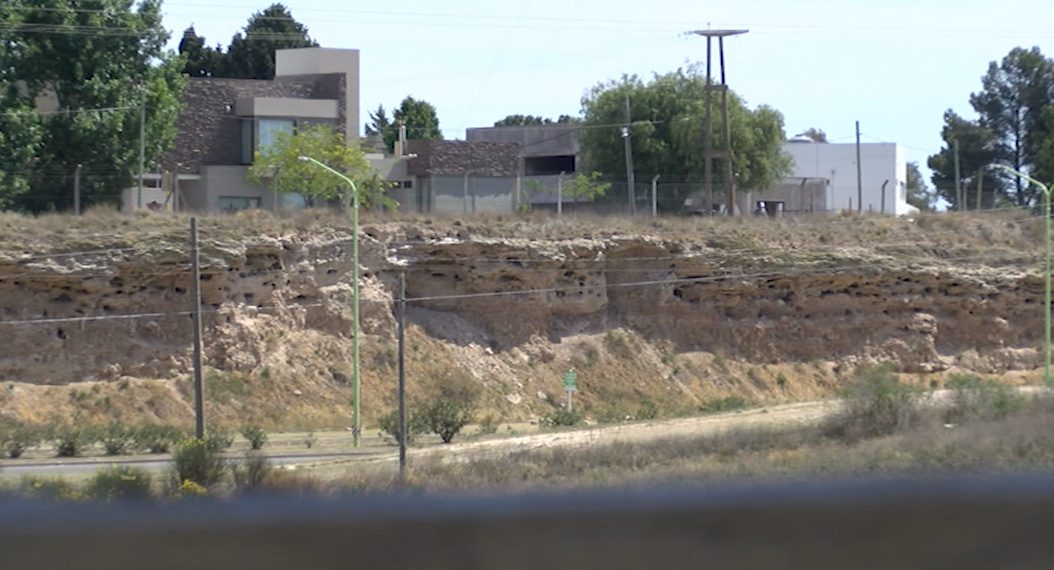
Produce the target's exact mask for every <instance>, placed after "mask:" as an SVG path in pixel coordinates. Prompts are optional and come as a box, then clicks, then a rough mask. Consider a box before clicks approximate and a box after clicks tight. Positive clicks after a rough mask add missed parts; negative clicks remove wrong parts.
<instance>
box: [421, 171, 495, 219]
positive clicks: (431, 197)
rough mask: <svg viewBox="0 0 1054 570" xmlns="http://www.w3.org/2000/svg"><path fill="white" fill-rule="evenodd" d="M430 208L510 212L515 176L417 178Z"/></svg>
mask: <svg viewBox="0 0 1054 570" xmlns="http://www.w3.org/2000/svg"><path fill="white" fill-rule="evenodd" d="M420 190H421V192H424V193H426V198H425V199H426V200H427V201H428V206H429V209H428V210H427V211H429V212H431V213H435V214H463V213H475V212H489V213H496V214H503V213H509V212H512V211H514V210H515V207H516V206H515V202H514V199H515V194H516V178H515V177H502V178H491V177H469V178H468V179H466V178H465V177H464V176H436V177H431V178H426V179H422V180H421V181H420Z"/></svg>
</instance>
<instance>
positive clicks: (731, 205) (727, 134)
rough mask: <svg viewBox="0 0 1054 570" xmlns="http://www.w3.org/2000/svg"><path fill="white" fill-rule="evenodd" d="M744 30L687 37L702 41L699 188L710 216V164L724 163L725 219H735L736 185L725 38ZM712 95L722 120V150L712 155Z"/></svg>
mask: <svg viewBox="0 0 1054 570" xmlns="http://www.w3.org/2000/svg"><path fill="white" fill-rule="evenodd" d="M747 31H748V30H709V29H707V30H695V31H692V32H690V33H692V34H695V35H697V36H703V37H705V38H706V119H705V125H704V126H703V188H704V191H705V192H706V194H707V202H708V204H707V207H709V208H710V209H711V213H713V207H714V206H713V204H714V172H713V168H714V165H713V161H714V159H715V158H720V159H723V160H724V161H725V168H724V176H725V187H726V189H727V200H728V206H727V207H728V215H730V216H734V215H736V185H735V172H734V170H733V167H732V127H731V124H730V123H729V118H728V82H727V81H726V79H725V38H726V37H728V36H737V35H740V34H745V33H747ZM714 38H717V46H718V48H717V49H718V55H719V64H720V66H721V83H720V84H719V85H714V83H713V75H712V69H711V61H712V47H713V39H714ZM714 91H718V92H720V93H721V116H722V120H723V126H722V132H723V139H724V140H723V144H722V148H721V149H720V150H718V151H716V152H715V151H714V144H713V141H712V140H711V137H712V134H713V133H712V132H711V130H712V128H713V95H712V93H713V92H714Z"/></svg>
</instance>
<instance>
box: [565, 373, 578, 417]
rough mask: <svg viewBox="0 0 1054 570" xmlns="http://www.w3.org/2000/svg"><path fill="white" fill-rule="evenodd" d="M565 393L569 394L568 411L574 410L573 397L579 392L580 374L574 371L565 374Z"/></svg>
mask: <svg viewBox="0 0 1054 570" xmlns="http://www.w3.org/2000/svg"><path fill="white" fill-rule="evenodd" d="M564 391H565V392H567V411H569V412H570V411H571V410H572V404H571V395H572V394H574V393H575V392H577V391H578V373H577V372H575V371H574V370H568V371H567V372H564Z"/></svg>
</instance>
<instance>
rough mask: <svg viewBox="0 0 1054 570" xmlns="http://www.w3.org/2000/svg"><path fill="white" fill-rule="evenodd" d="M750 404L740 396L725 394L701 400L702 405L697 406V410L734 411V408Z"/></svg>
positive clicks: (710, 411)
mask: <svg viewBox="0 0 1054 570" xmlns="http://www.w3.org/2000/svg"><path fill="white" fill-rule="evenodd" d="M750 405H751V402H750V400H748V399H746V398H744V397H742V396H725V397H724V398H716V399H713V400H707V401H706V402H703V405H702V406H699V411H701V412H704V413H707V414H714V413H719V412H734V411H736V410H742V409H743V408H747V407H750Z"/></svg>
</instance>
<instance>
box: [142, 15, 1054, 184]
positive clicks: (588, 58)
mask: <svg viewBox="0 0 1054 570" xmlns="http://www.w3.org/2000/svg"><path fill="white" fill-rule="evenodd" d="M270 3H271V0H212V1H206V0H165V2H164V3H163V11H164V14H165V15H164V25H165V27H166V28H168V29H169V30H170V31H171V32H172V39H171V42H170V43H171V47H172V48H173V49H175V47H176V46H177V45H178V42H179V38H180V36H181V35H182V31H183V30H184V29H185V28H186V27H188V26H190V25H193V26H194V28H195V30H196V31H197V33H198V34H199V35H202V36H204V37H205V38H206V40H207V42H208V43H209V44H210V45H215V44H217V43H220V44H222V45H223V46H224V47H226V46H227V45H228V44H229V43H230V39H231V36H232V35H234V33H235V32H237V31H239V30H240V29H242V28H243V27H244V26H245V24H246V21H247V20H248V18H249V17H250V16H251V15H252V13H254V12H257V11H260V10H262V9H264V8H265V7H267V5H269V4H270ZM284 3H285V4H286V6H287V7H289V9H290V11H291V12H292V14H293V17H294V18H295V19H296V20H297V21H299V22H301V23H302V24H304V25H305V26H307V28H308V30H309V33H310V35H311V37H312V38H314V39H315V40H316V41H317V42H318V43H319V45H321V46H323V47H336V48H355V49H358V50H360V57H361V94H360V97H361V109H360V112H361V116H362V118H363V120H364V121H365V120H368V114H367V113H368V111H371V110H374V109H376V108H377V106H378V105H380V104H383V105H384V106H385V107H386V108H388V109H390V108H392V107H395V106H397V105H398V103H399V102H400V101H401V100H402V99H403V98H404V97H406V96H407V95H412V96H414V97H415V98H419V99H424V100H426V101H429V102H430V103H432V104H433V105H435V106H436V109H437V111H438V114H439V121H440V127H441V128H442V130H443V134H444V135H445V136H446V138H450V139H459V138H460V139H463V138H464V137H465V129H466V128H468V127H484V126H491V125H492V124H493V123H494V121H497V120H499V119H501V118H503V117H505V116H506V115H510V114H523V115H542V116H547V117H553V118H555V117H557V116H559V115H561V114H569V115H578V114H579V112H580V110H581V99H582V96H583V94H584V93H585V92H586V91H588V90H589V89H590V88H591V87H593V86H595V85H596V84H598V83H601V82H605V81H608V80H611V79H618V78H620V77H621V76H622V75H623V74H631V75H632V74H636V75H639V76H642V77H650V76H651V75H652V74H653V73H665V72H668V71H673V70H675V69H677V68H678V67H682V66H685V65H687V64H690V63H693V62H698V61H704V60H705V54H706V41H705V39H703V38H700V37H698V36H693V35H686V34H685V32H687V31H689V30H694V29H705V28H707V27H712V28H713V29H724V28H735V29H747V30H750V31H749V33H747V34H745V35H742V36H737V37H735V38H729V39H727V40H726V42H725V52H726V65H727V71H728V83H729V85H730V86H731V88H732V89H733V90H735V91H736V92H738V93H739V94H740V95H742V96H743V97H745V98H746V100H747V102H748V104H749V105H751V106H755V105H759V104H767V105H770V106H772V107H775V108H776V109H778V110H779V111H780V112H782V113H783V116H784V120H785V128H786V132H787V135H788V136H793V135H795V134H797V133H800V132H802V131H804V130H805V129H808V128H810V127H815V128H819V129H823V130H824V131H825V132H826V133H827V135H828V139H829V141H830V142H852V141H853V140H854V139H855V127H854V122H855V121H860V124H861V127H860V129H861V132H862V133H863V134H862V141H863V142H896V143H899V144H900V145H902V146H903V147H905V148H906V150H907V154H908V159H909V160H912V161H918V162H919V163H920V165H922V166H925V162H926V157H928V156H929V155H931V154H934V153H936V152H937V151H938V150H939V149H940V147H941V144H942V141H941V138H940V130H941V126H942V123H943V113H944V111H945V110H947V109H949V108H950V109H953V110H955V111H956V112H958V113H960V114H962V115H965V116H968V117H973V116H974V114H973V112H972V109H971V107H970V105H969V96H970V93H972V92H975V91H977V90H979V89H980V86H981V82H980V78H981V76H982V75H983V74H984V73H985V71H986V70H987V67H988V64H989V62H991V61H995V60H1000V59H1002V57H1003V56H1005V55H1006V54H1007V53H1008V52H1009V51H1010V50H1011V49H1012V48H1014V47H1017V46H1023V47H1032V46H1039V48H1040V49H1041V50H1042V51H1043V52H1044V53H1045V54H1046V55H1048V56H1054V29H1052V27H1051V26H1052V25H1054V2H1051V1H1050V0H1003V1H1002V2H998V3H994V2H990V1H985V2H982V1H975V0H959V1H946V0H913V1H904V0H885V1H883V2H877V1H872V0H868V1H866V2H865V1H862V0H839V1H827V0H824V1H821V0H797V1H788V0H740V1H734V2H731V1H729V2H721V3H709V2H702V1H698V0H696V1H691V2H690V1H673V0H650V1H647V2H641V1H636V2H630V1H628V0H605V1H597V0H590V1H586V0H521V1H517V2H487V3H483V2H478V1H469V0H444V1H443V2H435V1H434V0H431V1H424V0H402V1H401V2H398V3H394V2H393V3H366V2H348V1H346V0H345V1H339V0H286V1H285V2H284ZM1044 26H1046V28H1044ZM715 47H716V45H715ZM715 62H716V60H715ZM359 128H360V130H361V129H362V125H359ZM927 174H928V173H927Z"/></svg>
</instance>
